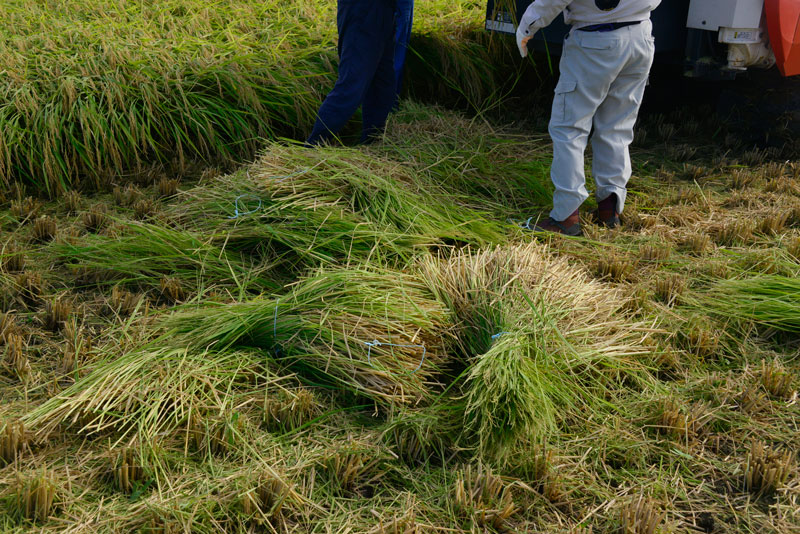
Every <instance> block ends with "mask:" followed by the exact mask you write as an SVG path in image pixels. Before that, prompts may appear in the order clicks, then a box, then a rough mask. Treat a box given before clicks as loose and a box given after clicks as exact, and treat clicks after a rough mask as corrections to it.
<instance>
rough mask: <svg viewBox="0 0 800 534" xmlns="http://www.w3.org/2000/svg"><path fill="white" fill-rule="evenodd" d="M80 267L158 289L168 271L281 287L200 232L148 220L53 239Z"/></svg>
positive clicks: (231, 284)
mask: <svg viewBox="0 0 800 534" xmlns="http://www.w3.org/2000/svg"><path fill="white" fill-rule="evenodd" d="M53 247H54V248H55V250H56V252H57V253H58V254H59V256H60V257H61V258H62V259H63V260H64V261H65V262H66V263H67V264H69V265H71V266H72V267H73V268H75V269H77V270H79V271H80V272H84V273H85V272H96V273H98V277H99V278H105V279H106V281H107V282H108V283H114V284H116V283H120V282H121V283H125V284H128V285H133V286H143V287H151V288H153V289H160V283H161V282H160V281H161V279H162V278H163V277H164V276H166V275H169V276H170V277H172V278H175V279H178V280H180V281H181V282H182V284H183V285H184V286H186V287H191V288H194V289H199V288H201V287H209V286H221V287H228V288H231V289H234V290H237V291H238V290H241V289H244V290H245V291H246V290H247V289H253V290H254V291H257V292H261V291H264V290H274V289H277V288H278V284H276V283H275V282H274V281H273V280H272V279H270V278H269V277H267V275H266V270H267V267H266V266H264V265H253V264H252V260H251V261H246V260H245V259H244V258H243V257H242V256H241V255H239V254H236V253H234V252H228V251H226V250H224V249H223V248H221V247H219V246H216V245H213V244H210V243H208V242H207V241H206V240H204V239H201V238H200V237H199V236H197V235H195V234H193V233H191V232H186V231H178V230H173V229H170V228H165V227H163V226H158V225H154V224H147V223H129V224H128V226H127V227H126V228H125V230H124V233H123V234H122V235H121V236H118V237H113V238H112V237H108V236H99V235H87V236H85V237H84V238H83V239H82V241H81V242H79V243H77V244H73V243H69V242H63V243H58V244H56V245H53Z"/></svg>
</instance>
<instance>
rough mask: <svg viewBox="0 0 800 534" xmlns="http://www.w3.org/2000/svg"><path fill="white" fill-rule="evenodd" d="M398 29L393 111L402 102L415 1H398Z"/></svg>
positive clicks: (396, 33) (395, 37)
mask: <svg viewBox="0 0 800 534" xmlns="http://www.w3.org/2000/svg"><path fill="white" fill-rule="evenodd" d="M395 20H396V24H397V25H396V28H395V34H394V77H395V82H396V89H395V98H394V104H393V105H392V108H393V109H397V108H398V106H399V101H400V90H401V89H402V88H403V68H404V67H405V64H406V51H407V50H408V42H409V40H410V39H411V26H412V24H413V21H414V0H397V11H396V12H395Z"/></svg>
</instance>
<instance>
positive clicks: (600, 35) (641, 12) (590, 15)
mask: <svg viewBox="0 0 800 534" xmlns="http://www.w3.org/2000/svg"><path fill="white" fill-rule="evenodd" d="M660 3H661V0H535V1H534V2H533V3H531V5H530V6H528V9H527V10H526V11H525V14H524V15H523V17H522V19H521V20H520V24H519V27H518V29H517V45H518V46H519V51H520V54H521V55H522V57H525V56H526V55H527V53H528V50H527V46H528V41H529V40H530V39H531V38H532V37H533V35H534V33H536V31H537V30H539V29H541V28H544V27H545V26H547V25H548V24H550V23H551V22H552V21H553V19H555V18H556V16H558V14H559V13H561V12H562V11H563V12H564V20H565V21H566V23H567V24H571V25H572V28H571V30H570V32H569V34H568V35H567V36H566V38H565V40H564V48H563V52H562V55H561V62H560V71H561V75H560V78H559V80H558V85H557V86H556V90H555V98H554V99H553V110H552V114H551V117H550V128H549V131H550V137H551V138H552V140H553V164H552V167H551V169H550V177H551V179H552V180H553V185H554V186H555V191H554V193H553V210H552V211H551V212H550V217H549V218H548V219H546V220H544V221H539V223H538V224H537V225H536V226H535V227H534V230H536V231H547V232H558V233H561V234H566V235H572V236H576V235H581V226H580V216H579V211H578V210H579V208H580V206H581V204H583V202H584V201H585V200H586V199H587V198H588V197H589V194H588V192H587V191H586V177H585V174H584V152H585V150H586V144H587V142H588V140H589V134H590V133H591V132H592V128H594V132H593V133H592V136H591V142H592V153H593V160H592V174H593V176H594V180H595V185H596V188H595V190H596V197H597V204H598V211H597V218H598V220H599V222H600V224H602V225H604V226H607V227H610V228H613V227H616V226H618V225H619V214H620V213H622V210H623V208H624V206H625V196H626V186H627V184H628V180H629V179H630V177H631V161H630V154H629V151H628V147H629V146H630V144H631V142H632V141H633V126H634V124H635V123H636V117H637V115H638V114H639V107H640V105H641V103H642V97H643V96H644V89H645V85H647V78H648V76H649V74H650V67H651V66H652V64H653V55H654V53H655V40H654V39H653V36H652V24H651V23H650V13H651V12H652V11H653V10H654V9H655V8H656V7H658V5H659V4H660Z"/></svg>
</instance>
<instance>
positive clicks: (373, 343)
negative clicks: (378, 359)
mask: <svg viewBox="0 0 800 534" xmlns="http://www.w3.org/2000/svg"><path fill="white" fill-rule="evenodd" d="M364 345H366V346H367V347H369V348H368V349H367V363H369V364H370V365H372V358H371V356H372V347H404V348H418V349H422V359H421V360H420V361H419V365H418V366H417V368H416V369H414V370H413V371H411V372H410V373H409V374H411V375H413V374H414V373H416V372H417V371H419V370H420V369H421V368H422V364H423V363H424V362H425V350H426V349H425V345H395V344H393V343H381V342H380V341H378V340H377V339H376V340H375V341H365V342H364ZM372 367H375V366H374V365H372Z"/></svg>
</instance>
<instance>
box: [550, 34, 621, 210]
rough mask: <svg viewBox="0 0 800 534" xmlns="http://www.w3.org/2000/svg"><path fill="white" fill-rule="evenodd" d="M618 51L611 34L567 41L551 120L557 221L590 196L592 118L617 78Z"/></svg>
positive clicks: (582, 35) (569, 38)
mask: <svg viewBox="0 0 800 534" xmlns="http://www.w3.org/2000/svg"><path fill="white" fill-rule="evenodd" d="M618 54H619V50H618V49H617V47H616V42H615V40H614V39H613V37H612V36H610V35H608V34H594V33H592V34H589V33H588V32H580V31H573V32H571V34H570V35H569V36H568V37H567V39H566V40H565V42H564V49H563V53H562V56H561V63H560V70H561V75H560V78H559V80H558V85H557V86H556V90H555V98H554V99H553V109H552V113H551V116H550V127H549V131H550V137H551V139H552V140H553V164H552V166H551V169H550V177H551V179H552V181H553V186H554V187H555V191H554V192H553V210H552V211H551V212H550V217H551V219H553V220H554V221H565V220H567V218H569V217H573V218H574V217H575V212H576V211H577V210H578V208H579V207H580V206H581V204H583V201H584V200H586V198H587V197H588V196H589V194H588V192H587V191H586V176H585V173H584V151H585V149H586V144H587V142H588V138H589V133H590V132H591V128H592V117H593V116H594V113H595V111H596V110H597V107H598V106H599V105H600V103H601V102H602V101H603V99H604V98H605V96H606V92H607V91H608V88H609V85H610V83H611V80H613V79H614V77H615V76H616V70H615V63H616V62H618V57H617V56H618Z"/></svg>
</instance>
